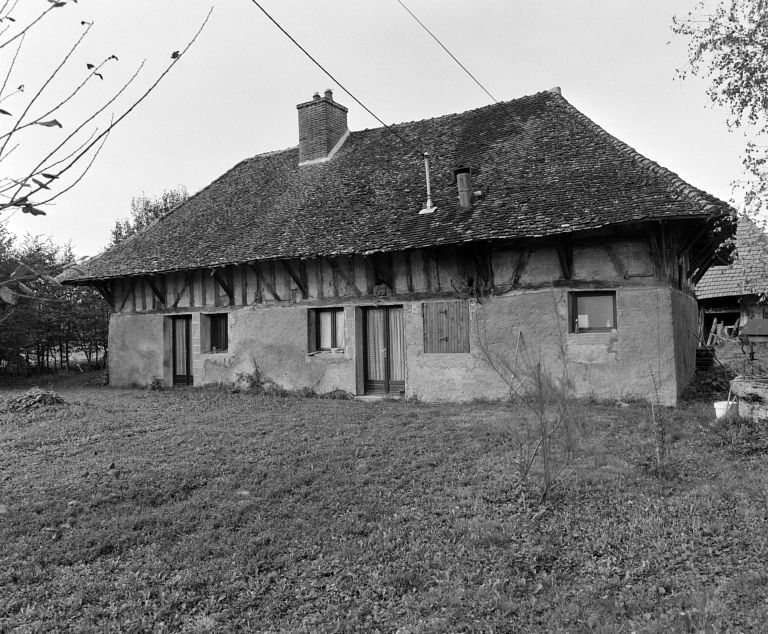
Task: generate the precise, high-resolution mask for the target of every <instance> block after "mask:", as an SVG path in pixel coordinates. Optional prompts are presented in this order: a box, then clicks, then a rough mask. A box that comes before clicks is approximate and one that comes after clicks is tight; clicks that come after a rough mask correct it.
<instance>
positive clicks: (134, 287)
mask: <svg viewBox="0 0 768 634" xmlns="http://www.w3.org/2000/svg"><path fill="white" fill-rule="evenodd" d="M135 290H136V278H135V277H132V278H131V286H130V288H129V289H128V292H127V293H126V294H125V296H124V297H123V302H122V303H121V304H120V309H119V310H118V311H117V312H119V313H121V312H123V309H124V308H125V305H126V304H127V303H128V298H129V297H130V296H131V295H133V293H134V291H135Z"/></svg>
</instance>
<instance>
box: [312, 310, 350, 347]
mask: <svg viewBox="0 0 768 634" xmlns="http://www.w3.org/2000/svg"><path fill="white" fill-rule="evenodd" d="M309 337H310V344H314V345H313V346H311V348H312V349H313V350H332V349H334V348H343V347H344V309H343V308H320V309H316V310H311V311H310V333H309Z"/></svg>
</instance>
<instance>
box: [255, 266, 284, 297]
mask: <svg viewBox="0 0 768 634" xmlns="http://www.w3.org/2000/svg"><path fill="white" fill-rule="evenodd" d="M248 266H249V267H250V268H251V270H252V271H253V272H254V273H256V278H257V280H258V281H259V283H261V284H262V285H263V286H264V288H266V289H267V290H268V291H269V292H270V294H271V295H272V297H273V298H274V300H275V301H278V302H281V301H283V300H282V299H280V296H279V295H278V294H277V291H276V290H275V285H274V284H273V283H272V280H270V279H269V275H263V274H262V273H261V271H259V265H258V263H256V262H248Z"/></svg>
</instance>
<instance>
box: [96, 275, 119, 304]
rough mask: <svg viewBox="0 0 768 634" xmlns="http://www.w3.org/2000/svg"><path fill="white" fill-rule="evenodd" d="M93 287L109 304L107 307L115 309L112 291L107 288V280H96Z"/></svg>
mask: <svg viewBox="0 0 768 634" xmlns="http://www.w3.org/2000/svg"><path fill="white" fill-rule="evenodd" d="M94 288H95V289H96V290H97V291H98V292H99V295H101V296H102V297H103V298H104V300H105V301H106V302H107V304H109V307H110V308H111V309H112V310H115V300H114V298H113V297H112V291H111V290H110V288H109V282H106V281H104V282H97V283H96V284H94Z"/></svg>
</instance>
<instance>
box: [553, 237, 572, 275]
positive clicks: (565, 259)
mask: <svg viewBox="0 0 768 634" xmlns="http://www.w3.org/2000/svg"><path fill="white" fill-rule="evenodd" d="M555 250H556V251H557V259H558V260H560V269H561V270H562V272H563V279H564V280H570V279H571V278H572V277H573V245H572V244H571V241H570V240H569V239H568V238H567V237H566V236H560V237H558V239H557V242H555Z"/></svg>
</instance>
